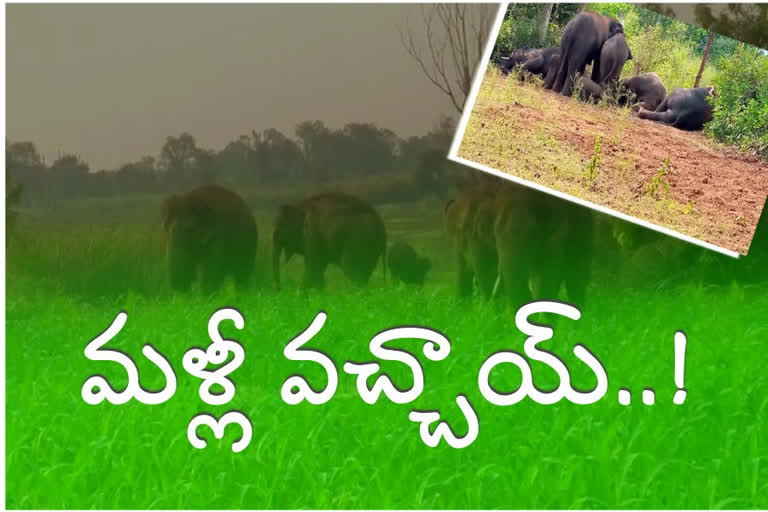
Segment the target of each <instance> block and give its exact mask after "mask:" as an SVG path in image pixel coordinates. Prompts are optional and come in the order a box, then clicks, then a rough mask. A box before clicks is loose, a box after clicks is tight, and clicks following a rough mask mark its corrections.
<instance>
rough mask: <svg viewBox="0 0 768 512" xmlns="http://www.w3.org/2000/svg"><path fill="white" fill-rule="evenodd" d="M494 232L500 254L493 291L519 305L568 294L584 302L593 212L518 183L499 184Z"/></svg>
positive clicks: (591, 242)
mask: <svg viewBox="0 0 768 512" xmlns="http://www.w3.org/2000/svg"><path fill="white" fill-rule="evenodd" d="M494 213H495V217H494V223H493V233H494V238H495V242H496V248H497V254H498V280H497V285H496V288H495V289H494V294H496V293H498V289H499V288H501V289H503V294H504V295H505V296H506V297H507V298H508V299H509V300H510V301H511V302H512V304H513V305H514V306H515V307H518V306H519V305H520V304H522V303H523V302H527V301H529V300H531V299H535V300H539V299H549V300H557V298H558V295H559V291H560V287H561V286H562V285H565V288H566V291H567V293H568V299H569V300H570V302H572V303H573V304H575V305H576V306H583V305H584V301H585V300H586V290H587V286H588V284H589V282H590V279H591V267H592V248H593V242H594V220H593V218H592V211H591V210H589V209H587V208H584V207H582V206H576V205H573V204H570V203H567V202H566V201H563V200H562V199H558V198H554V197H550V196H548V195H546V194H544V193H542V192H538V191H535V190H531V189H528V188H525V187H522V186H519V185H513V184H508V185H504V186H503V187H500V190H499V191H498V192H497V195H496V198H495V206H494Z"/></svg>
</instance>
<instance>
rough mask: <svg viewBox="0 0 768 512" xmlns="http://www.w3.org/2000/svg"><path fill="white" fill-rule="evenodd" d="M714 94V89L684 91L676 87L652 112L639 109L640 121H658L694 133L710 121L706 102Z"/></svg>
mask: <svg viewBox="0 0 768 512" xmlns="http://www.w3.org/2000/svg"><path fill="white" fill-rule="evenodd" d="M714 93H715V88H714V87H712V86H710V87H697V88H695V89H684V88H682V87H678V88H676V89H675V90H673V91H672V92H671V93H670V94H669V96H667V98H666V99H665V100H664V101H662V102H661V105H659V106H658V107H657V108H656V110H655V111H654V112H651V111H648V110H645V109H642V108H641V109H640V111H639V112H638V115H639V116H640V118H641V119H650V120H651V121H658V122H660V123H664V124H667V125H670V126H674V127H675V128H679V129H681V130H690V131H696V130H701V129H702V128H704V124H706V123H707V122H709V121H711V120H712V105H711V104H710V103H709V102H708V101H707V98H708V97H709V96H712V95H713V94H714Z"/></svg>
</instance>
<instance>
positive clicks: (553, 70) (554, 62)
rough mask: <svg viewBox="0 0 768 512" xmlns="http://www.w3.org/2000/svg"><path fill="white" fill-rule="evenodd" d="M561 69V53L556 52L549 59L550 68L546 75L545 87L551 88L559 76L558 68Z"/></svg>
mask: <svg viewBox="0 0 768 512" xmlns="http://www.w3.org/2000/svg"><path fill="white" fill-rule="evenodd" d="M558 69H560V54H559V53H558V54H555V55H553V56H552V58H551V59H549V68H548V69H547V75H546V76H545V77H544V88H545V89H551V88H552V84H553V83H554V82H555V79H556V78H557V70H558Z"/></svg>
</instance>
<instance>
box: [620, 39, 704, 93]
mask: <svg viewBox="0 0 768 512" xmlns="http://www.w3.org/2000/svg"><path fill="white" fill-rule="evenodd" d="M627 36H628V37H627V42H628V43H629V47H630V48H631V49H632V60H630V61H628V62H627V64H626V66H625V67H624V74H625V75H630V74H640V73H648V72H651V71H653V72H654V73H656V74H657V75H659V76H660V77H661V80H662V82H664V85H665V86H666V87H667V90H668V91H672V90H673V89H674V88H676V87H693V85H694V82H695V81H696V75H697V74H698V72H699V67H700V66H701V57H700V56H698V55H696V54H695V53H694V52H693V50H692V49H691V47H690V46H689V45H688V44H686V43H685V42H683V41H680V40H678V39H673V38H668V37H665V35H664V32H663V30H662V27H661V25H652V26H650V27H648V28H647V29H645V30H641V31H637V32H635V33H629V34H627ZM717 74H718V72H717V70H716V69H715V67H714V66H712V65H709V64H708V65H707V66H706V67H705V68H704V73H703V75H702V77H701V82H700V83H701V85H710V84H712V83H713V81H714V80H715V78H716V76H717Z"/></svg>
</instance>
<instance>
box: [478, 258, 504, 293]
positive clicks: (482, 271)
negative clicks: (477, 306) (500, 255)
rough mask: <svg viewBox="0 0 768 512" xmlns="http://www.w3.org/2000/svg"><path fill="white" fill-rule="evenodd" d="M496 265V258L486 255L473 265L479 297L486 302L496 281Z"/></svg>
mask: <svg viewBox="0 0 768 512" xmlns="http://www.w3.org/2000/svg"><path fill="white" fill-rule="evenodd" d="M497 267H498V264H497V262H496V258H495V257H493V256H491V255H488V257H485V258H479V259H478V264H476V265H475V275H476V276H477V287H478V290H479V292H480V294H481V296H482V297H483V298H484V299H486V300H488V299H490V298H491V295H492V294H493V287H494V283H495V281H496V272H497Z"/></svg>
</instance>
